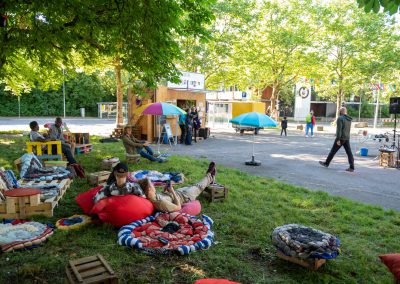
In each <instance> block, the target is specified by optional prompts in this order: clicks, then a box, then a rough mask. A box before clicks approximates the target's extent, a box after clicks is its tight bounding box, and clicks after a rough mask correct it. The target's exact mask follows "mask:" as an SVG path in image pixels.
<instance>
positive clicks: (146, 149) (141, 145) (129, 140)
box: [122, 126, 166, 163]
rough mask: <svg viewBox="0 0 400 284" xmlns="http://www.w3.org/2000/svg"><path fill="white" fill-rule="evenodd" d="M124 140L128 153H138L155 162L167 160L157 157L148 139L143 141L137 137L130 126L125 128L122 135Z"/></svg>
mask: <svg viewBox="0 0 400 284" xmlns="http://www.w3.org/2000/svg"><path fill="white" fill-rule="evenodd" d="M122 142H123V143H124V147H125V150H126V153H128V154H136V153H138V154H139V155H140V156H142V157H143V158H146V159H148V160H150V161H153V162H159V163H163V162H166V160H164V159H161V158H157V157H155V155H154V152H153V149H151V148H150V144H149V143H148V142H147V141H145V142H142V141H140V140H138V139H136V138H135V137H134V136H133V135H132V129H131V127H129V126H127V127H125V128H124V135H122Z"/></svg>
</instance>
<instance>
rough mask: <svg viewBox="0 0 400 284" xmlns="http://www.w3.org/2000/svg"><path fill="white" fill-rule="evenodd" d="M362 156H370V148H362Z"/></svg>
mask: <svg viewBox="0 0 400 284" xmlns="http://www.w3.org/2000/svg"><path fill="white" fill-rule="evenodd" d="M360 156H364V157H366V156H368V148H361V149H360Z"/></svg>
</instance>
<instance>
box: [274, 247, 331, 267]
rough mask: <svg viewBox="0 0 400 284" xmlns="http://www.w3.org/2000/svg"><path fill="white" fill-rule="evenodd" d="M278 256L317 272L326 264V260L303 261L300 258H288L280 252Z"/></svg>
mask: <svg viewBox="0 0 400 284" xmlns="http://www.w3.org/2000/svg"><path fill="white" fill-rule="evenodd" d="M276 255H277V256H278V257H279V258H281V259H284V260H287V261H290V262H292V263H296V264H299V265H301V266H303V267H306V268H309V269H312V270H317V269H318V268H320V267H321V266H322V265H323V264H324V263H325V262H326V260H325V259H318V258H312V259H301V258H298V257H293V256H287V255H285V254H283V253H282V252H280V251H277V253H276Z"/></svg>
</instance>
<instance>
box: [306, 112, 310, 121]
mask: <svg viewBox="0 0 400 284" xmlns="http://www.w3.org/2000/svg"><path fill="white" fill-rule="evenodd" d="M306 123H311V114H309V115H307V116H306Z"/></svg>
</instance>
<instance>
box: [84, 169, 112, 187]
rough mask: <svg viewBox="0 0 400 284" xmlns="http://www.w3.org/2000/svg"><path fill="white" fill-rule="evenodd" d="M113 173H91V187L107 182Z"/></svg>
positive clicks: (89, 181) (89, 180) (89, 179)
mask: <svg viewBox="0 0 400 284" xmlns="http://www.w3.org/2000/svg"><path fill="white" fill-rule="evenodd" d="M110 174H111V172H109V171H101V172H95V173H91V174H89V176H88V183H89V184H90V185H96V186H97V185H99V184H100V183H103V182H106V181H107V179H108V177H109V176H110Z"/></svg>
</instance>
